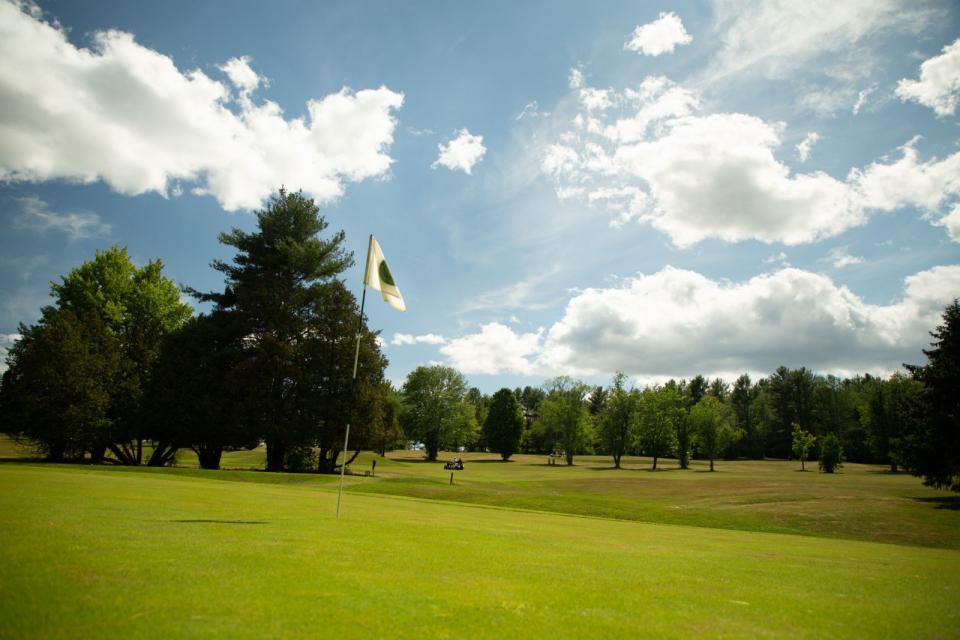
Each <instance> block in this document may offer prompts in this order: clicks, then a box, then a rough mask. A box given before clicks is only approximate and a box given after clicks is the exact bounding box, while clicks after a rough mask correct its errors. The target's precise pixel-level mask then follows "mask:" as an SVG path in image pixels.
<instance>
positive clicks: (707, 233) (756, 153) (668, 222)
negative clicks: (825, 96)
mask: <svg viewBox="0 0 960 640" xmlns="http://www.w3.org/2000/svg"><path fill="white" fill-rule="evenodd" d="M589 91H590V88H589V87H581V88H580V89H578V90H576V93H575V95H576V96H577V97H578V98H580V99H581V102H582V96H583V95H584V93H585V92H589ZM607 94H608V96H607V97H608V100H609V102H610V103H611V104H612V105H616V108H613V109H609V110H607V111H604V112H597V111H596V110H591V109H589V108H588V106H587V105H582V108H583V109H584V110H583V111H581V112H580V113H578V114H577V115H576V117H575V118H573V119H572V120H569V119H568V121H569V122H570V123H571V126H570V128H569V129H568V130H567V131H564V132H563V133H561V134H560V135H559V136H558V138H557V142H554V143H553V144H549V145H547V146H546V147H545V149H544V152H543V156H542V162H541V169H542V171H543V172H544V173H545V174H547V175H548V176H550V177H552V178H553V180H554V182H555V187H556V192H557V195H558V197H560V198H561V199H571V198H577V199H582V200H584V201H585V202H586V203H587V204H589V205H591V206H597V207H602V208H604V209H606V210H607V211H608V212H609V213H610V214H611V216H612V224H613V225H614V226H619V225H622V224H624V223H626V222H629V221H630V220H639V221H640V222H644V223H647V224H650V225H651V226H653V227H654V228H656V229H659V230H660V231H663V232H664V233H666V234H667V235H669V237H670V239H671V241H672V242H673V243H674V245H676V246H678V247H686V246H690V245H693V244H695V243H697V242H700V241H701V240H704V239H706V238H719V239H721V240H725V241H728V242H739V241H744V240H749V239H755V240H759V241H762V242H768V243H773V242H782V243H784V244H788V245H797V244H804V243H810V242H815V241H818V240H821V239H824V238H828V237H833V236H836V235H838V234H840V233H842V232H844V231H846V230H847V229H850V228H853V227H857V226H860V225H862V224H864V223H865V222H866V221H867V220H868V218H869V215H870V214H871V213H872V212H874V211H892V210H895V209H898V208H900V207H904V206H914V207H919V208H920V209H922V210H923V211H924V215H925V216H926V217H928V218H930V219H934V218H935V217H936V216H937V214H938V213H940V209H941V208H942V207H943V205H944V204H945V203H947V202H948V201H949V200H950V198H951V197H952V196H953V195H956V194H958V193H960V153H956V154H953V155H951V156H948V157H947V158H945V159H943V160H937V159H936V158H934V159H931V160H928V161H925V162H924V161H920V160H919V158H918V154H917V152H916V149H915V142H914V141H910V142H908V143H907V144H906V145H904V147H902V153H903V157H902V158H900V159H898V160H896V161H887V160H884V161H880V162H874V163H872V164H870V165H869V166H868V167H866V168H865V169H859V168H853V169H852V170H851V171H850V172H849V174H848V175H847V177H846V179H844V180H839V179H837V178H834V177H832V176H830V175H828V174H826V173H824V172H822V171H814V172H809V173H793V172H791V170H790V168H789V167H788V166H787V165H786V164H784V163H783V162H781V161H780V160H778V159H777V157H776V156H775V151H776V150H777V149H778V148H779V147H780V146H781V143H782V141H781V138H782V135H783V132H784V130H785V128H786V125H785V124H784V123H780V122H767V121H764V120H761V119H760V118H757V117H754V116H751V115H748V114H743V113H714V114H702V113H701V112H700V110H701V106H700V105H701V102H700V99H699V97H698V96H697V95H696V94H695V93H693V92H692V91H690V90H688V89H685V88H683V87H681V86H678V85H676V84H674V83H673V82H671V81H670V80H668V79H666V78H659V77H651V78H647V79H645V80H644V81H643V82H642V83H641V85H640V89H639V90H633V89H627V90H625V91H622V92H616V91H613V90H607ZM818 139H819V136H818V135H816V134H810V135H809V136H808V137H807V139H806V140H805V141H804V142H803V143H801V144H800V145H798V147H797V149H798V152H799V153H800V154H801V158H802V159H806V157H807V156H808V154H809V152H810V148H811V146H812V144H813V143H814V142H815V141H816V140H818Z"/></svg>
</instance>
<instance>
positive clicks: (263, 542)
mask: <svg viewBox="0 0 960 640" xmlns="http://www.w3.org/2000/svg"><path fill="white" fill-rule="evenodd" d="M395 462H396V461H395ZM414 464H420V465H423V466H424V468H426V464H427V463H414ZM396 465H397V466H400V467H401V468H402V466H403V463H402V462H396ZM382 466H383V467H384V471H385V472H386V471H387V469H388V468H390V469H393V466H394V465H392V464H390V463H384V464H383V465H382ZM477 466H481V465H479V464H474V465H473V467H477ZM379 468H380V467H379V466H378V471H379ZM470 468H471V467H470V466H468V469H470ZM549 471H551V472H552V471H554V470H553V469H550V470H549ZM663 475H666V474H663ZM690 475H691V476H692V475H693V474H690ZM700 475H703V474H700ZM287 477H291V478H302V479H303V481H301V482H273V480H275V479H278V478H277V476H276V475H275V474H266V473H256V472H231V473H227V474H224V473H223V472H203V471H200V470H188V469H164V470H158V471H151V472H147V473H144V472H142V470H129V469H114V468H103V467H78V466H73V467H71V466H52V465H33V464H13V463H8V464H4V465H0V488H2V492H0V513H2V516H0V518H2V522H0V549H2V551H0V554H2V557H0V560H2V562H0V590H2V592H0V598H2V600H0V602H2V605H0V628H2V629H3V630H4V634H3V635H4V636H5V637H16V638H28V637H45V638H56V637H90V636H112V637H119V636H123V637H211V638H213V637H217V638H223V637H298V636H299V637H303V636H311V637H326V636H333V635H337V636H341V637H346V638H369V637H409V638H415V637H463V636H465V635H466V636H471V637H474V636H476V637H501V636H503V635H504V634H520V633H522V634H527V635H529V634H538V635H540V634H550V635H553V636H557V637H598V638H600V637H614V636H615V637H635V636H637V635H651V636H656V637H690V636H691V635H695V634H697V635H707V636H710V637H717V636H726V637H828V636H829V637H834V638H835V637H858V638H859V637H881V636H882V637H914V638H916V637H931V638H933V637H957V636H958V635H960V632H958V629H960V619H958V617H957V610H956V603H957V601H958V599H960V552H957V551H955V550H949V549H932V548H921V547H916V546H906V545H890V544H878V543H870V542H859V541H847V540H838V539H827V538H822V537H815V536H795V535H784V534H774V533H757V532H747V531H730V530H717V529H710V528H706V527H688V526H674V525H665V524H649V523H640V522H630V521H616V520H610V519H605V518H593V517H578V516H570V515H562V514H549V513H538V512H529V511H523V510H517V509H496V508H488V507H480V506H471V505H463V504H452V503H450V502H436V501H426V500H422V499H410V498H405V497H390V496H371V495H360V494H358V493H357V492H356V491H354V492H351V493H350V494H348V495H347V496H346V497H345V505H344V517H343V518H342V519H341V520H340V521H339V522H338V521H336V520H335V519H334V518H333V512H334V505H335V500H336V494H335V491H334V490H335V487H336V483H335V478H332V477H329V476H328V477H316V476H280V478H287ZM237 479H241V480H244V482H235V481H232V480H237ZM225 480H227V481H225ZM353 480H354V481H355V482H356V483H362V482H367V483H369V484H370V485H371V486H372V485H374V484H375V483H378V482H380V480H379V479H368V478H354V479H353ZM388 483H389V480H388V479H384V482H383V484H388ZM354 486H355V488H359V485H357V484H355V485H354ZM456 486H457V485H455V487H456Z"/></svg>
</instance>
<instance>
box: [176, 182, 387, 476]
mask: <svg viewBox="0 0 960 640" xmlns="http://www.w3.org/2000/svg"><path fill="white" fill-rule="evenodd" d="M256 217H257V229H256V231H254V232H251V233H248V232H245V231H242V230H240V229H233V230H232V231H231V232H230V233H222V234H220V242H221V243H223V244H225V245H227V246H230V247H233V248H235V249H236V251H237V253H236V255H235V256H234V258H233V260H232V262H225V261H221V260H217V261H214V262H213V265H212V266H213V267H214V269H216V270H217V271H220V272H221V273H223V275H224V278H225V280H226V287H225V288H224V290H223V292H220V293H205V294H200V293H196V292H194V293H195V295H197V296H198V297H199V298H200V299H201V300H204V301H210V302H213V303H215V305H216V308H217V309H218V310H220V311H223V312H229V313H231V314H234V315H235V316H236V318H237V319H238V321H239V322H240V323H241V324H242V326H243V328H244V336H245V337H244V340H243V344H244V353H243V358H244V359H245V360H246V362H247V363H248V366H249V369H250V374H251V378H250V385H251V386H250V387H249V388H248V392H249V394H250V396H251V400H252V402H251V403H250V405H249V406H250V412H249V415H248V418H249V419H250V420H251V421H252V423H253V424H254V425H255V428H256V431H257V432H258V433H259V435H260V436H261V437H262V438H263V439H264V440H265V441H266V443H267V469H268V470H269V471H280V470H283V469H284V468H285V466H286V461H287V458H288V457H290V458H291V460H293V459H298V458H299V457H300V454H301V453H302V452H303V449H304V447H311V446H313V445H316V444H318V440H320V442H319V444H320V446H321V448H324V447H326V449H325V452H324V457H325V459H326V461H327V462H328V461H329V460H330V458H331V456H332V455H333V452H334V451H337V452H338V451H339V448H338V446H337V445H336V444H335V442H336V441H337V440H338V439H340V438H342V435H340V434H342V430H343V428H344V427H345V421H346V417H347V416H348V415H349V413H350V412H349V411H347V410H346V409H345V405H350V404H352V403H357V402H358V399H357V397H356V396H354V395H353V393H354V387H353V386H352V385H344V384H343V381H344V379H345V378H346V377H347V376H349V374H350V373H352V365H353V362H352V348H351V347H352V345H353V340H354V339H355V337H354V336H355V332H356V325H353V326H351V325H350V322H349V318H348V316H349V314H347V313H343V312H342V311H343V310H344V309H352V308H353V307H355V304H356V303H355V300H352V296H351V295H350V294H349V292H344V291H340V292H334V291H331V286H332V285H333V283H334V282H335V279H336V277H337V276H338V275H339V274H341V273H342V272H343V271H344V270H345V269H346V268H347V267H349V266H350V265H351V264H352V262H353V257H352V254H351V253H350V252H348V251H347V250H346V249H345V248H344V247H343V242H344V233H343V232H342V231H339V232H337V233H334V234H333V235H332V236H330V237H328V238H323V237H321V234H322V233H323V232H324V231H325V230H326V229H327V226H328V225H327V222H326V220H325V219H324V218H323V216H321V215H320V213H319V209H318V208H317V206H316V205H315V204H314V202H313V200H312V199H309V198H306V197H304V196H303V195H302V194H301V193H290V192H287V191H285V190H283V189H281V190H280V192H279V193H278V194H277V195H276V196H274V197H272V198H271V199H270V202H269V203H268V205H267V207H266V208H264V209H262V210H260V211H257V212H256ZM351 302H352V304H351ZM330 305H333V306H334V307H336V309H337V312H336V313H335V312H334V311H333V310H331V311H330V313H329V314H328V315H327V316H324V315H323V314H324V313H325V312H326V311H325V310H326V309H327V307H328V306H330ZM331 325H332V326H333V327H334V328H333V329H331V328H330V327H331ZM361 335H362V336H363V340H362V344H361V368H360V370H359V371H358V374H357V375H358V379H361V383H360V385H359V388H363V387H369V386H370V385H371V384H376V383H378V382H379V381H380V379H381V378H382V374H383V363H384V361H383V359H382V357H379V350H378V347H377V345H376V344H375V342H374V341H373V339H372V338H371V334H370V332H369V331H367V330H365V329H364V330H362V331H361ZM324 347H336V348H332V349H328V351H330V352H331V353H332V354H333V355H332V356H331V357H332V358H333V359H331V360H328V361H324V359H323V356H322V355H319V354H318V352H323V351H324ZM371 352H376V353H373V354H371ZM347 353H349V355H345V354H347ZM334 359H335V362H334ZM364 365H366V366H364ZM325 367H326V368H325ZM344 372H346V374H345V373H344ZM331 374H332V375H334V377H335V378H336V379H337V382H338V383H339V384H336V385H334V386H335V387H336V391H333V390H331V388H330V386H329V385H328V386H326V387H320V386H318V383H319V381H320V380H322V379H323V378H324V377H325V376H327V375H331ZM364 381H365V382H364ZM331 393H332V394H333V395H334V396H335V400H336V402H335V403H334V404H335V405H337V406H335V407H334V408H333V409H331V411H332V414H331V413H327V414H321V413H320V412H321V411H325V410H326V409H324V408H323V403H322V402H321V398H325V400H330V399H331V398H330V394H331ZM347 396H350V397H349V399H348V398H347ZM331 415H332V419H331ZM321 421H322V424H321ZM318 429H320V430H321V432H320V433H319V434H318ZM318 435H319V436H320V437H319V438H318ZM340 441H341V442H342V440H340ZM340 447H342V445H340ZM320 464H321V466H324V465H325V464H326V463H325V462H324V461H323V460H321V462H320Z"/></svg>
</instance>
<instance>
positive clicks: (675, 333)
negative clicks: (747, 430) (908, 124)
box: [441, 265, 960, 379]
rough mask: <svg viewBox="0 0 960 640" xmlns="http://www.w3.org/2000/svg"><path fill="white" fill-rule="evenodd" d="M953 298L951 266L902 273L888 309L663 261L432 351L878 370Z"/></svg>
mask: <svg viewBox="0 0 960 640" xmlns="http://www.w3.org/2000/svg"><path fill="white" fill-rule="evenodd" d="M958 295H960V266H957V265H950V266H939V267H934V268H933V269H929V270H927V271H922V272H920V273H917V274H915V275H912V276H909V277H907V278H906V279H905V281H904V289H903V294H902V295H901V297H900V299H899V300H898V301H896V302H893V303H891V304H887V305H874V304H869V303H867V302H866V301H864V300H863V299H862V298H861V297H859V296H857V295H856V294H854V293H853V292H851V291H850V290H849V289H848V288H846V287H844V286H842V285H838V284H837V283H835V282H833V281H832V280H831V279H830V278H829V277H827V276H825V275H822V274H817V273H812V272H810V271H804V270H800V269H795V268H783V269H779V270H778V271H776V272H773V273H768V274H763V275H759V276H756V277H754V278H751V279H749V280H747V281H744V282H737V283H734V282H728V281H718V280H711V279H710V278H707V277H706V276H704V275H702V274H699V273H696V272H694V271H688V270H684V269H677V268H673V267H666V268H664V269H662V270H660V271H658V272H657V273H654V274H652V275H639V276H637V277H635V278H630V279H627V280H624V281H623V282H622V283H621V284H620V285H618V286H616V287H610V288H591V289H586V290H584V291H581V292H579V293H577V294H576V295H574V296H573V297H572V298H571V299H570V300H569V302H568V303H567V305H566V309H565V310H564V313H563V316H562V317H561V318H560V320H558V321H557V322H556V323H554V324H553V325H552V326H551V327H550V328H549V330H547V331H546V332H545V333H543V332H539V331H538V332H537V333H527V334H519V333H516V332H514V331H512V330H511V329H510V328H509V327H506V326H504V325H501V324H497V323H492V324H490V325H484V326H483V327H482V328H481V331H480V332H479V333H476V334H472V335H467V336H464V337H462V338H458V339H456V340H452V341H451V342H450V344H448V345H446V346H444V347H442V348H441V351H442V352H443V353H444V354H445V355H447V356H448V358H450V361H451V364H453V365H454V366H457V367H458V368H462V369H463V370H464V371H470V372H475V373H489V374H493V373H505V372H511V373H527V374H531V375H534V374H535V375H553V374H557V373H569V374H573V375H608V374H611V373H613V372H615V371H623V372H625V373H628V374H631V375H635V376H638V377H641V378H645V379H651V378H659V379H663V378H667V377H680V376H685V377H689V376H692V375H695V374H697V373H700V374H704V375H708V376H722V377H727V378H732V377H734V376H736V375H738V374H739V373H742V372H748V373H751V374H759V375H766V374H768V373H770V372H771V371H773V370H775V369H776V367H778V366H780V365H786V366H790V367H799V366H808V367H812V368H813V369H815V370H817V371H821V372H824V373H835V374H838V375H846V374H851V373H855V372H861V373H862V372H876V373H882V372H889V371H892V370H894V369H896V368H898V367H899V366H900V365H901V363H903V362H917V361H920V360H922V358H923V356H922V353H921V349H922V348H925V347H927V346H928V341H929V334H928V332H929V331H930V330H931V329H933V328H934V327H935V326H936V325H937V324H938V323H939V321H940V316H941V314H942V312H943V308H944V307H945V306H946V305H947V304H949V303H950V302H951V301H952V300H953V299H954V298H955V297H957V296H958Z"/></svg>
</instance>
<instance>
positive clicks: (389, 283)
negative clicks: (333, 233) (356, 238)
mask: <svg viewBox="0 0 960 640" xmlns="http://www.w3.org/2000/svg"><path fill="white" fill-rule="evenodd" d="M363 284H364V285H366V286H368V287H370V288H371V289H375V290H377V291H379V292H380V293H382V294H383V301H384V302H386V303H387V304H389V305H390V306H391V307H393V308H394V309H396V310H397V311H406V310H407V305H405V304H404V303H403V296H402V295H400V289H398V288H397V283H396V282H394V281H393V275H391V273H390V269H389V268H388V267H387V261H386V259H385V258H384V257H383V250H382V249H380V243H379V242H377V239H376V238H374V237H373V236H372V235H371V236H370V246H369V247H368V248H367V269H366V271H365V272H364V274H363Z"/></svg>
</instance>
